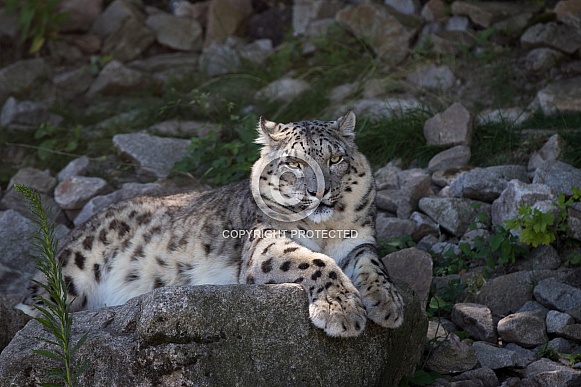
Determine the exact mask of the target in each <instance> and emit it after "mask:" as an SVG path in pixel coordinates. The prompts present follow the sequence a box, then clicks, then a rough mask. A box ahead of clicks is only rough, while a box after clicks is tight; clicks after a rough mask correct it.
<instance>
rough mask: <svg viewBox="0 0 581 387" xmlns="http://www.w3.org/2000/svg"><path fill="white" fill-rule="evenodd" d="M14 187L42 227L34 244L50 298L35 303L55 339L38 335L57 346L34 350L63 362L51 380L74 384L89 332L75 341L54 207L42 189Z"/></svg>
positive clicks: (52, 384)
mask: <svg viewBox="0 0 581 387" xmlns="http://www.w3.org/2000/svg"><path fill="white" fill-rule="evenodd" d="M14 188H15V189H16V190H17V191H18V192H20V193H21V194H22V195H23V196H24V197H25V198H26V199H27V200H28V202H29V205H30V210H31V212H32V214H33V215H34V217H35V222H36V224H37V226H38V234H37V235H36V236H35V237H34V245H35V247H36V249H37V250H38V258H37V262H36V265H37V268H38V269H39V270H40V271H41V272H42V274H44V275H45V276H46V284H45V283H42V282H39V281H34V282H35V283H36V284H37V285H38V286H40V287H42V288H43V289H45V290H46V291H47V293H48V297H39V298H38V300H37V301H40V302H41V303H42V305H35V308H36V309H37V310H38V311H39V312H40V314H41V316H40V317H37V318H36V320H37V321H38V322H40V323H41V324H42V325H43V326H44V327H45V328H47V329H48V331H49V332H50V333H51V334H52V336H53V337H54V339H48V338H44V337H37V339H38V340H40V341H43V342H45V343H47V344H49V345H51V346H53V348H52V349H51V350H44V349H38V350H34V353H35V354H37V355H39V356H44V357H46V358H48V359H51V360H54V361H56V362H57V363H58V364H59V366H57V367H54V368H51V369H50V372H49V374H48V379H51V380H61V381H63V382H64V383H65V385H66V386H72V385H73V384H74V382H75V380H76V378H77V377H78V376H79V375H80V374H81V373H82V372H83V371H84V369H85V367H84V366H80V367H73V365H74V364H73V363H74V362H73V357H74V356H75V354H76V352H77V351H78V349H79V348H80V347H81V346H82V345H83V343H84V342H85V340H86V339H87V334H84V335H83V336H81V338H80V339H79V340H78V341H77V342H76V343H74V344H73V343H72V334H71V327H72V325H73V320H72V315H71V312H70V302H69V301H68V300H67V294H68V289H67V285H66V283H65V281H64V278H63V275H62V270H61V263H60V262H59V261H58V259H57V256H56V251H57V247H58V241H57V239H56V237H55V231H54V227H55V226H54V221H52V220H51V219H49V215H48V214H49V213H51V211H50V208H48V209H45V207H44V205H43V203H42V199H41V196H40V194H39V193H38V192H36V191H34V190H33V189H31V188H29V187H26V186H22V185H18V184H15V185H14ZM75 369H76V372H75ZM40 385H41V386H51V387H52V386H59V385H60V384H58V383H54V382H44V383H40Z"/></svg>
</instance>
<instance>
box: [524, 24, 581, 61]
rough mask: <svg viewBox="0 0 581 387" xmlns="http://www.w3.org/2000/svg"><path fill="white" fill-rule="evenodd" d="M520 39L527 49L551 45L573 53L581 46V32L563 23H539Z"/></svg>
mask: <svg viewBox="0 0 581 387" xmlns="http://www.w3.org/2000/svg"><path fill="white" fill-rule="evenodd" d="M520 41H521V44H522V46H523V47H524V48H525V49H531V48H536V47H550V48H554V49H557V50H560V51H563V52H565V53H567V54H573V53H574V52H575V51H577V50H579V49H580V48H581V32H580V31H579V29H578V28H575V27H571V26H568V25H566V24H562V23H557V22H549V23H545V24H543V23H538V24H535V25H534V26H532V27H530V28H529V29H527V30H526V31H525V33H524V34H522V36H521V38H520Z"/></svg>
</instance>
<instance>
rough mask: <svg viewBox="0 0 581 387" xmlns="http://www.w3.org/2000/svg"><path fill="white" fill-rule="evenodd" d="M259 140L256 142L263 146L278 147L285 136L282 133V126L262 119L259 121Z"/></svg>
mask: <svg viewBox="0 0 581 387" xmlns="http://www.w3.org/2000/svg"><path fill="white" fill-rule="evenodd" d="M257 129H258V138H256V140H255V142H256V143H257V144H262V145H270V146H274V145H276V144H277V143H278V142H279V141H280V140H281V139H282V137H283V136H284V135H283V134H282V133H280V124H277V123H276V122H273V121H269V120H267V119H266V118H264V117H262V116H261V117H260V120H259V121H258V128H257Z"/></svg>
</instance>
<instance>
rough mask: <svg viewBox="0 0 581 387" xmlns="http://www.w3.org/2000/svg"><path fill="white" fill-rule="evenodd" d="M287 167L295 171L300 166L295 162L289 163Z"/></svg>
mask: <svg viewBox="0 0 581 387" xmlns="http://www.w3.org/2000/svg"><path fill="white" fill-rule="evenodd" d="M287 165H288V166H289V167H291V168H293V169H297V168H299V167H300V166H301V165H300V164H299V163H298V162H297V161H289V162H288V163H287Z"/></svg>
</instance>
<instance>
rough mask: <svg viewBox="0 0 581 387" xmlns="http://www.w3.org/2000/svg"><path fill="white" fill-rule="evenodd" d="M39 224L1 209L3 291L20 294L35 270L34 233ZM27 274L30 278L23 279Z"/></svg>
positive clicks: (0, 277)
mask: <svg viewBox="0 0 581 387" xmlns="http://www.w3.org/2000/svg"><path fill="white" fill-rule="evenodd" d="M36 230H37V227H36V225H35V224H34V223H33V222H32V221H31V220H29V219H27V218H25V217H24V216H22V215H20V214H19V213H18V212H16V211H13V210H8V211H4V212H0V241H2V243H0V292H1V293H6V294H10V293H20V292H22V291H23V290H24V289H26V285H27V284H28V277H30V275H31V273H33V272H34V270H35V258H34V255H35V250H34V248H33V246H32V243H30V242H31V241H32V236H33V235H34V233H35V232H36ZM23 277H26V278H23Z"/></svg>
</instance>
